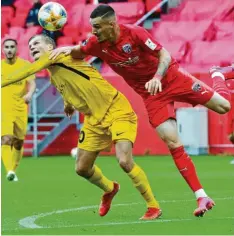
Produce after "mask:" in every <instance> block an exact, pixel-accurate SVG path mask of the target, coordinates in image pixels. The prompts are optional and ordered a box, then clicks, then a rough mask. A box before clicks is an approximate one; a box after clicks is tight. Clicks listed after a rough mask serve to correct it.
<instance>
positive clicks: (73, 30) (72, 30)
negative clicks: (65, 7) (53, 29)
mask: <svg viewBox="0 0 234 236" xmlns="http://www.w3.org/2000/svg"><path fill="white" fill-rule="evenodd" d="M63 34H64V36H69V37H71V38H72V41H73V43H76V42H78V41H79V39H80V31H79V30H78V27H77V26H73V25H66V26H65V27H64V28H63Z"/></svg>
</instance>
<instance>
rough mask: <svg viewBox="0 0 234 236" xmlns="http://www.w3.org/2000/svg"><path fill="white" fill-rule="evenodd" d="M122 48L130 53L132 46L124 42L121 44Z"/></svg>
mask: <svg viewBox="0 0 234 236" xmlns="http://www.w3.org/2000/svg"><path fill="white" fill-rule="evenodd" d="M122 49H123V51H124V52H126V53H131V52H132V46H131V44H130V43H127V44H124V45H123V46H122Z"/></svg>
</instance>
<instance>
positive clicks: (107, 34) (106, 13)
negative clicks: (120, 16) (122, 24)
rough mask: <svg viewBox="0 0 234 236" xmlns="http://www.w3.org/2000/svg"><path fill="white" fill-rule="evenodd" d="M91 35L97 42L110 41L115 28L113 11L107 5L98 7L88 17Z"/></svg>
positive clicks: (115, 22) (113, 35)
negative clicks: (94, 36)
mask: <svg viewBox="0 0 234 236" xmlns="http://www.w3.org/2000/svg"><path fill="white" fill-rule="evenodd" d="M90 23H91V25H92V33H93V34H94V35H96V37H97V39H98V41H99V42H102V41H105V40H112V39H113V38H114V37H115V29H116V26H117V21H116V15H115V11H114V9H113V8H112V7H110V6H109V5H99V6H98V7H96V8H95V9H94V10H93V12H92V13H91V15H90Z"/></svg>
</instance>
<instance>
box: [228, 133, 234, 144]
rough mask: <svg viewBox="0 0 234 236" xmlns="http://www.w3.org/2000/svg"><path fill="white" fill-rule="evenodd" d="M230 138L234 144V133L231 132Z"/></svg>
mask: <svg viewBox="0 0 234 236" xmlns="http://www.w3.org/2000/svg"><path fill="white" fill-rule="evenodd" d="M228 138H229V140H230V141H231V142H232V143H233V144H234V134H230V135H229V136H228Z"/></svg>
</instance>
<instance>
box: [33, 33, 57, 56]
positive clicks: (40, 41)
mask: <svg viewBox="0 0 234 236" xmlns="http://www.w3.org/2000/svg"><path fill="white" fill-rule="evenodd" d="M28 47H29V52H30V55H31V57H32V58H33V59H34V60H38V59H39V58H40V56H42V55H43V54H45V53H46V52H48V51H51V50H53V49H54V48H55V47H56V45H55V42H54V40H53V39H52V38H50V37H49V36H47V35H45V34H38V35H35V36H33V37H31V38H30V39H29V41H28Z"/></svg>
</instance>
